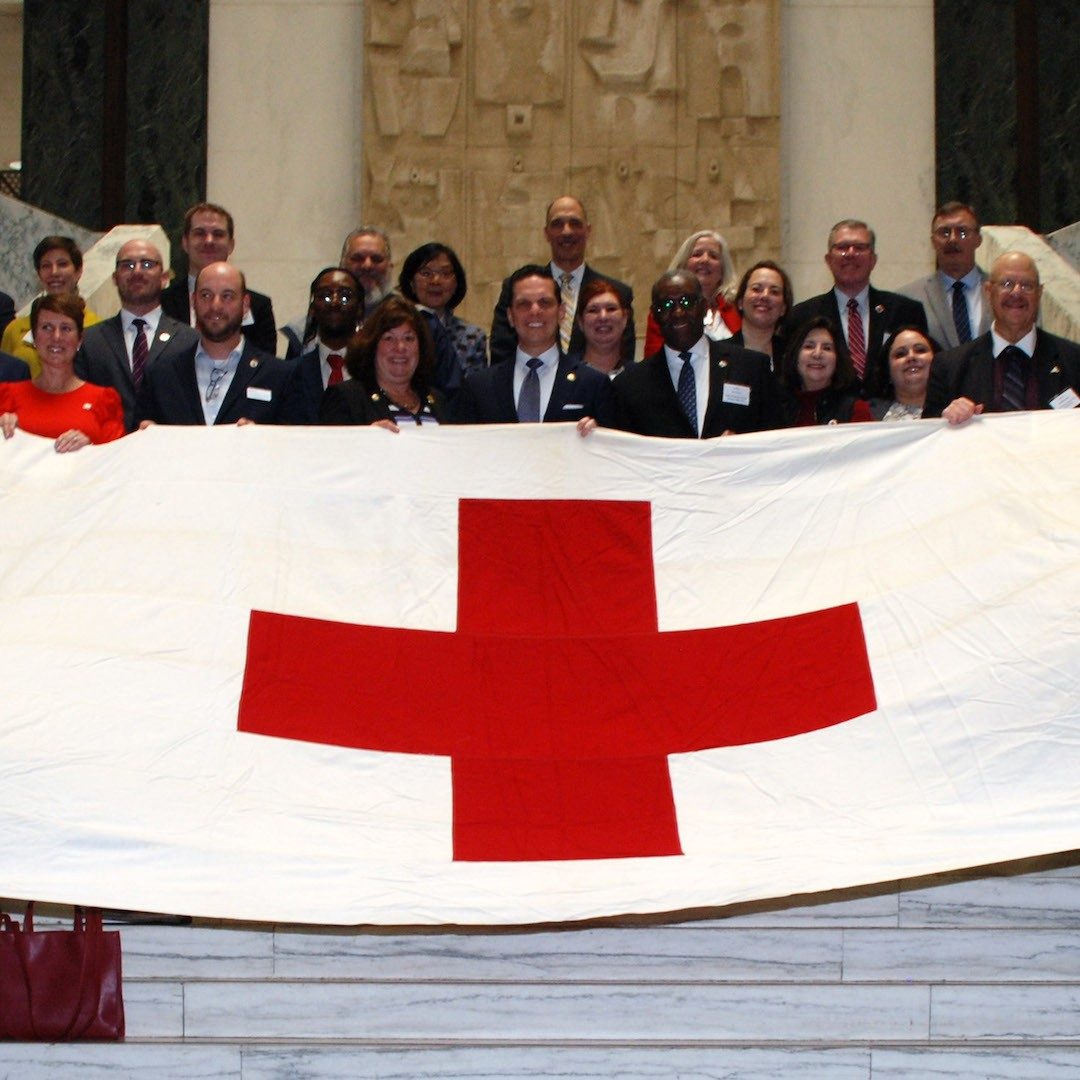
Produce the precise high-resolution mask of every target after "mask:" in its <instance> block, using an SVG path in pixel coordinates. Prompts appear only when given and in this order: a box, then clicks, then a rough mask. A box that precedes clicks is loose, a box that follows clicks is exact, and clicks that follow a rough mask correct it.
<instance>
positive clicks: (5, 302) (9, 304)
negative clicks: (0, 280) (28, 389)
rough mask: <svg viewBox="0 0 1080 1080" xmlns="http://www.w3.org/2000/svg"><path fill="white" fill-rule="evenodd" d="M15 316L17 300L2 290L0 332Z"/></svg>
mask: <svg viewBox="0 0 1080 1080" xmlns="http://www.w3.org/2000/svg"><path fill="white" fill-rule="evenodd" d="M14 318H15V301H14V300H12V299H11V297H10V296H8V294H7V293H6V292H0V334H2V333H3V332H4V330H5V328H6V327H7V324H8V323H9V322H11V320H12V319H14ZM7 381H8V382H16V381H17V380H15V379H8V380H7Z"/></svg>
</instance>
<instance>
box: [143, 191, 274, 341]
mask: <svg viewBox="0 0 1080 1080" xmlns="http://www.w3.org/2000/svg"><path fill="white" fill-rule="evenodd" d="M180 244H181V246H182V247H183V249H184V251H185V252H186V253H187V257H188V275H187V278H186V279H185V278H177V279H176V280H175V281H173V282H172V283H171V284H170V285H169V287H168V288H167V289H165V291H164V292H163V293H162V294H161V307H162V310H163V311H164V312H165V314H166V315H168V316H170V317H171V318H173V319H176V320H177V321H178V322H184V323H187V324H188V325H189V326H194V325H195V322H194V310H195V306H194V303H193V300H192V297H193V295H194V291H195V278H196V277H197V276H198V274H199V271H201V270H202V269H203V268H204V267H206V266H209V265H210V264H211V263H215V262H227V261H228V258H229V256H230V255H231V254H232V252H233V248H234V247H235V246H236V240H235V238H234V236H233V218H232V214H230V213H229V211H228V210H226V209H225V207H223V206H218V205H217V204H216V203H196V205H195V206H193V207H191V209H190V210H188V212H187V213H186V214H185V215H184V233H183V235H182V236H181V238H180ZM247 295H248V303H249V306H248V310H247V313H246V314H245V315H244V323H243V326H242V327H241V330H242V332H243V335H244V337H245V338H247V339H248V341H250V342H251V343H252V345H254V346H255V347H256V348H257V349H261V350H262V351H263V352H268V353H270V355H271V356H273V355H275V354H276V353H277V324H276V323H275V322H274V305H273V304H272V303H271V302H270V297H269V296H264V295H263V294H262V293H257V292H249V293H248V294H247Z"/></svg>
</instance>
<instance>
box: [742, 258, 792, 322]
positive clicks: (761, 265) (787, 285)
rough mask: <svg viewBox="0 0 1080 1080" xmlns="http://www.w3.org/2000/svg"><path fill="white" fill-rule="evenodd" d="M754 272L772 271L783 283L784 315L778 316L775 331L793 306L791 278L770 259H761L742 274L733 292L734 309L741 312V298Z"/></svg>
mask: <svg viewBox="0 0 1080 1080" xmlns="http://www.w3.org/2000/svg"><path fill="white" fill-rule="evenodd" d="M755 270H772V271H773V272H774V273H777V274H779V275H780V280H781V281H782V282H783V288H784V314H783V315H781V316H780V322H778V323H777V324H776V325H777V329H779V328H780V326H781V325H782V324H783V321H784V319H785V318H786V317H787V315H788V312H790V311H791V309H792V308H793V307H794V306H795V293H794V291H793V290H792V288H791V278H789V277H788V273H787V271H786V270H785V269H784V268H783V267H782V266H781V265H780V264H779V263H775V262H773V261H772V259H762V260H760V261H759V262H756V263H754V265H753V266H751V267H750V269H749V270H747V271H746V273H745V274H743V276H742V279H741V280H740V281H739V287H738V288H737V289H736V290H735V300H734V304H735V307H736V308H737V309H738V310H739V311H740V312H741V311H742V302H743V297H744V296H745V295H746V287H747V286H748V285H749V284H750V276H751V275H752V274H753V272H754V271H755Z"/></svg>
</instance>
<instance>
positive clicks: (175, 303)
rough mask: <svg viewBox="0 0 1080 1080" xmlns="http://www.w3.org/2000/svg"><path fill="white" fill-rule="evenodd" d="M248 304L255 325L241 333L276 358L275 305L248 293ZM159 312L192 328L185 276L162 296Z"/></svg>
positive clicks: (189, 299)
mask: <svg viewBox="0 0 1080 1080" xmlns="http://www.w3.org/2000/svg"><path fill="white" fill-rule="evenodd" d="M248 301H249V303H250V306H251V317H252V319H253V320H254V322H252V323H251V325H249V326H242V327H241V328H240V332H241V333H242V334H243V335H244V337H245V338H246V339H247V340H248V341H250V342H251V344H252V345H254V346H255V348H257V349H261V350H262V351H263V352H268V353H269V354H270V355H271V356H276V355H277V324H276V323H275V322H274V305H273V304H272V303H271V302H270V297H269V296H266V295H264V294H263V293H258V292H252V291H251V290H250V289H248ZM161 310H162V311H164V312H165V314H166V315H169V316H171V317H172V318H174V319H176V320H177V321H178V322H182V323H186V324H187V325H188V326H190V325H191V296H190V294H189V293H188V279H187V277H186V276H184V277H180V278H176V279H175V280H174V281H173V282H172V283H171V284H170V285H169V286H168V287H167V288H166V289H164V290H162V293H161Z"/></svg>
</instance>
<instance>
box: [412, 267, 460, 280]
mask: <svg viewBox="0 0 1080 1080" xmlns="http://www.w3.org/2000/svg"><path fill="white" fill-rule="evenodd" d="M416 276H417V277H419V278H423V279H424V280H425V281H439V280H440V279H442V280H445V281H449V280H450V279H451V278H452V277H457V275H456V274H455V273H454V271H453V268H452V267H451V268H450V269H448V270H440V269H438V268H437V267H436V268H432V267H430V266H425V267H424V268H423V269H421V270H417V271H416Z"/></svg>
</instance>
